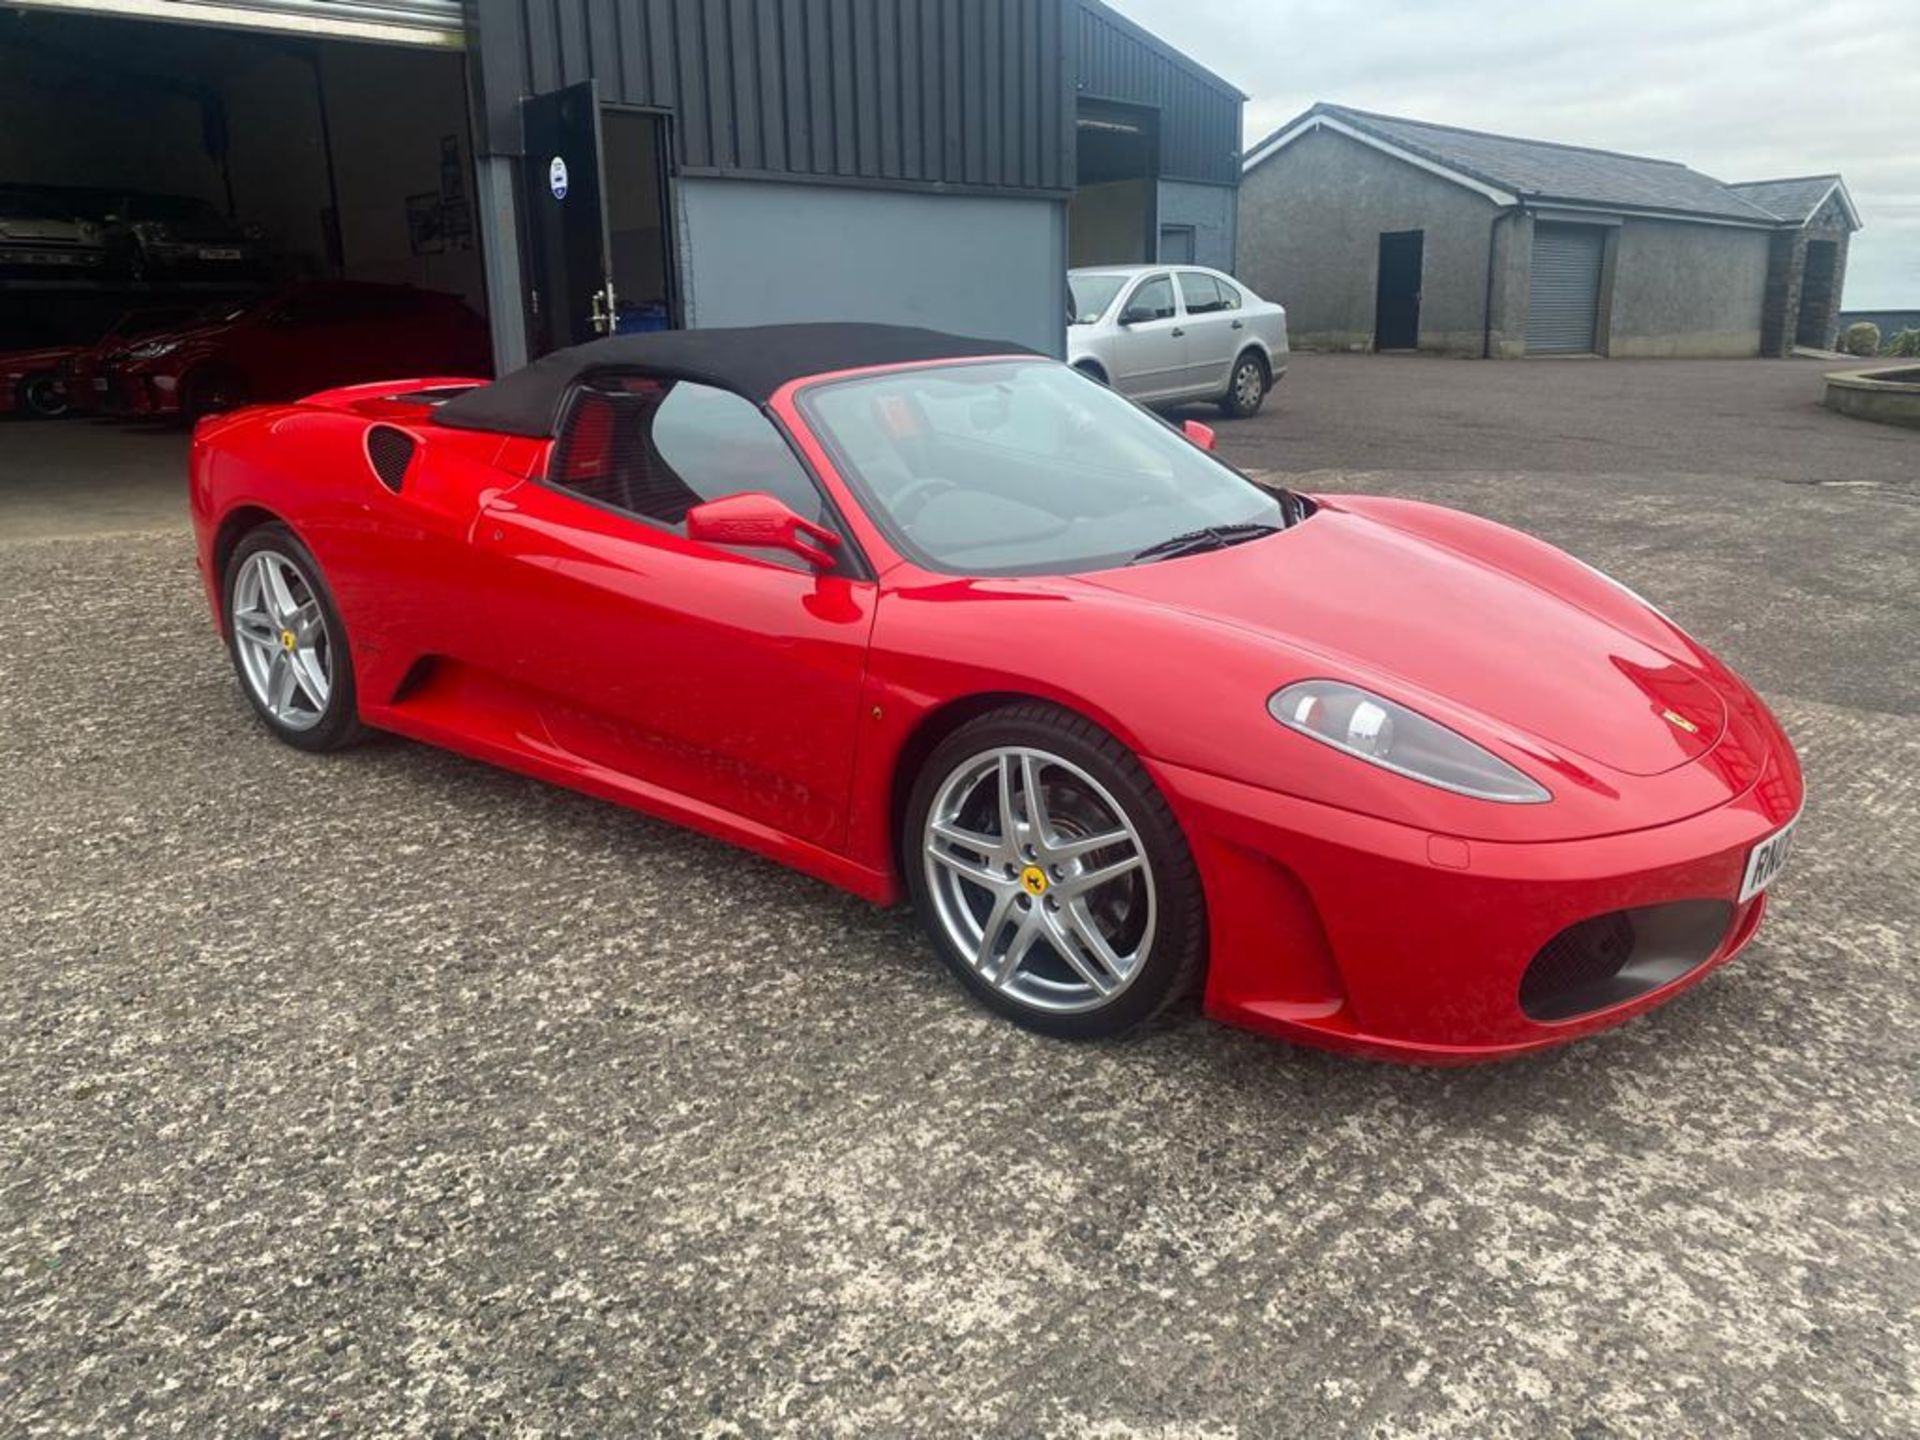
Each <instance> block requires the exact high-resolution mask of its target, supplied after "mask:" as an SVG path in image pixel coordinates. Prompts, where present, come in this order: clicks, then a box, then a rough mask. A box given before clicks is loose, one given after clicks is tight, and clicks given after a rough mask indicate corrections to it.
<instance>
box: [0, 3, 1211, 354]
mask: <svg viewBox="0 0 1920 1440" xmlns="http://www.w3.org/2000/svg"><path fill="white" fill-rule="evenodd" d="M0 79H4V80H5V81H6V82H7V83H6V85H5V86H0V181H13V182H18V183H23V184H32V185H53V184H63V185H84V186H125V187H129V188H136V189H137V188H140V187H143V186H151V187H152V188H156V189H165V190H166V191H168V192H170V193H176V192H177V193H179V194H182V195H188V196H192V197H194V198H195V199H198V200H204V201H206V202H208V203H211V204H213V205H215V206H216V207H218V208H219V209H221V210H223V211H227V212H229V213H231V214H233V215H235V216H236V217H237V218H239V219H242V220H245V221H246V222H248V224H249V225H250V226H252V227H253V228H254V229H256V230H258V231H260V232H261V233H262V235H263V243H264V244H266V245H268V246H269V247H270V248H271V249H272V250H273V252H274V253H275V254H276V256H278V257H279V258H280V260H281V261H282V262H283V265H284V268H285V269H286V270H288V271H290V272H292V273H296V274H300V275H305V276H334V277H342V278H347V279H379V280H386V281H409V282H412V283H416V284H424V285H428V286H431V287H433V288H437V289H444V290H452V291H457V292H459V293H461V294H462V295H463V296H465V297H466V298H467V299H468V300H469V301H470V302H471V303H472V304H473V305H474V306H475V307H476V308H484V309H485V310H486V312H487V314H488V318H489V322H490V324H491V326H492V331H493V339H494V353H495V361H496V364H497V365H498V366H500V367H503V368H504V367H508V366H512V365H514V364H517V363H519V362H520V361H521V360H523V359H524V358H525V357H527V356H528V355H529V354H537V353H540V352H541V351H543V350H546V349H549V348H552V347H554V346H557V345H561V344H566V343H570V342H574V341H578V340H581V339H586V338H589V337H591V336H592V335H594V334H598V333H605V332H606V331H608V330H610V329H622V330H626V329H632V328H652V327H659V326H713V325H732V324H742V323H758V322H774V321H792V320H808V319H840V320H887V321H896V322H904V323H918V324H924V325H931V326H936V327H940V328H945V329H951V330H956V331H960V332H964V333H970V334H977V335H986V336H992V337H995V338H1004V339H1009V340H1014V341H1019V342H1022V343H1025V344H1028V345H1031V346H1034V347H1036V348H1039V349H1042V350H1046V351H1050V352H1053V353H1059V352H1060V351H1061V350H1062V349H1063V348H1064V334H1063V331H1064V323H1065V315H1066V288H1065V287H1066V275H1065V272H1066V269H1067V267H1068V265H1069V263H1070V260H1072V259H1078V260H1083V261H1092V262H1101V263H1106V262H1115V261H1125V260H1137V259H1150V258H1153V257H1155V256H1157V255H1160V254H1162V253H1164V254H1166V255H1167V256H1168V258H1173V259H1187V258H1193V259H1196V260H1201V261H1211V262H1213V263H1215V264H1220V265H1228V264H1230V263H1231V260H1232V256H1233V252H1234V243H1235V226H1236V221H1237V204H1236V201H1237V195H1238V186H1239V180H1240V124H1241V108H1242V103H1243V100H1244V96H1242V95H1241V93H1240V92H1239V91H1238V90H1237V89H1235V88H1234V87H1233V86H1232V85H1230V84H1227V83H1226V82H1225V81H1223V80H1221V79H1219V77H1217V76H1214V75H1211V74H1209V73H1208V72H1207V71H1205V70H1204V69H1202V68H1201V67H1200V66H1198V65H1197V64H1195V63H1194V62H1193V61H1192V60H1190V59H1188V58H1187V57H1185V56H1183V55H1181V54H1180V53H1179V52H1178V51H1176V50H1174V49H1172V48H1171V47H1169V46H1167V45H1165V44H1164V43H1162V42H1161V41H1159V40H1157V39H1156V38H1155V37H1153V36H1151V35H1149V34H1148V33H1147V32H1145V31H1144V30H1142V29H1140V28H1139V27H1138V26H1136V25H1133V24H1132V23H1131V22H1129V21H1127V20H1126V19H1125V18H1124V17H1122V16H1120V15H1118V14H1116V13H1115V12H1114V11H1112V10H1110V9H1109V8H1107V7H1106V6H1104V5H1102V4H1100V3H1098V0H164V3H155V0H10V3H9V5H8V6H7V7H6V10H5V12H4V13H3V14H0ZM16 112H17V113H16ZM69 292H72V293H69ZM124 298H125V297H118V296H116V297H111V304H116V305H117V304H120V303H122V302H123V300H124ZM134 298H138V297H134ZM31 299H32V303H33V306H34V307H35V309H36V316H37V317H38V319H37V320H36V326H37V327H38V328H43V329H45V328H58V325H57V324H56V322H58V321H59V320H60V317H61V314H62V313H65V312H64V311H63V310H62V307H66V308H67V309H68V310H72V311H74V312H75V313H76V314H77V310H78V307H81V306H83V305H85V304H87V303H90V302H88V300H87V297H86V296H84V295H81V294H80V293H79V289H78V287H77V285H74V284H69V283H68V282H67V281H65V280H59V281H49V282H45V283H42V284H40V286H39V289H38V290H37V291H36V292H35V293H34V295H33V296H32V297H31ZM96 300H97V302H98V304H99V305H105V304H108V303H109V301H108V300H105V299H99V298H98V297H96ZM96 308H97V306H96ZM41 321H44V322H45V324H41V323H40V322H41ZM73 328H74V329H75V331H76V333H79V332H81V331H83V330H84V329H85V328H86V327H85V326H83V325H81V324H80V323H79V322H78V320H76V322H75V325H74V327H73ZM3 338H4V337H0V339H3Z"/></svg>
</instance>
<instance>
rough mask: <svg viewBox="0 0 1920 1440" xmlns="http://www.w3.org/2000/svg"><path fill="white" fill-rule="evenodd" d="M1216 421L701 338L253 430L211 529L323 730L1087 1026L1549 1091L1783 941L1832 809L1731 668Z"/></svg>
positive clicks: (631, 340)
mask: <svg viewBox="0 0 1920 1440" xmlns="http://www.w3.org/2000/svg"><path fill="white" fill-rule="evenodd" d="M1189 431H1190V432H1191V433H1182V431H1180V430H1177V429H1174V428H1173V427H1172V426H1170V425H1168V424H1167V423H1165V422H1164V421H1162V420H1160V419H1158V418H1156V417H1155V416H1153V415H1151V414H1149V413H1148V412H1146V411H1144V410H1142V409H1139V408H1138V407H1136V406H1135V405H1133V404H1132V403H1131V402H1129V401H1127V400H1125V399H1123V398H1121V397H1120V396H1118V395H1116V394H1114V393H1113V392H1112V391H1110V390H1107V389H1105V388H1103V387H1102V386H1100V385H1099V384H1098V383H1097V382H1095V381H1093V380H1090V379H1088V378H1087V377H1086V376H1083V375H1080V374H1077V373H1076V372H1074V371H1073V370H1070V369H1068V368H1067V367H1066V366H1064V365H1061V364H1058V363H1056V362H1055V361H1052V360H1049V359H1045V358H1042V357H1040V356H1037V355H1034V354H1030V353H1027V352H1024V351H1022V350H1020V349H1019V348H1018V347H1014V346H1010V345H1006V344H1001V343H987V342H981V341H977V340H969V339H963V338H960V337H956V336H951V335H941V334H935V333H933V332H930V331H924V330H911V329H901V328H894V327H887V326H869V325H802V326H777V327H764V328H758V329H741V330H705V331H691V332H668V333H659V334H651V335H636V336H628V337H616V338H612V339H607V340H601V341H596V342H594V343H592V344H588V345H583V346H579V347H576V348H574V349H570V350H564V351H560V352H558V353H556V354H553V355H549V356H547V357H546V358H544V359H542V360H539V361H537V362H536V363H534V364H532V365H530V366H528V367H526V368H524V369H522V370H519V371H516V372H514V373H513V374H510V375H508V376H506V377H504V378H503V379H500V380H498V381H495V382H494V383H492V384H484V383H481V382H477V381H472V380H463V379H450V378H429V379H419V380H409V381H405V382H395V383H387V384H376V385H359V386H355V387H352V388H348V389H339V390H331V391H326V392H324V393H321V394H317V395H312V396H309V397H307V398H306V399H304V400H302V401H299V402H297V403H294V404H285V405H274V406H263V407H255V408H251V409H246V410H241V411H238V412H235V413H233V414H231V415H228V416H224V417H220V418H216V419H213V420H210V421H207V422H205V423H203V424H202V425H201V426H200V428H199V430H198V432H197V434H196V437H195V441H194V446H193V458H192V487H191V493H192V504H193V515H194V521H195V526H196V529H197V533H198V545H199V563H200V567H201V570H202V572H203V575H204V578H205V582H206V589H207V595H208V598H209V599H210V601H211V602H212V605H213V610H214V613H215V616H216V617H217V621H218V625H219V628H220V631H221V633H222V634H223V635H224V637H225V639H226V642H227V647H228V649H229V651H230V652H231V656H232V661H233V665H234V669H235V671H236V672H237V674H238V676H239V680H240V685H241V689H242V691H243V692H244V694H245V695H246V697H247V699H248V700H249V701H250V702H251V704H252V706H253V708H254V709H255V710H256V711H257V712H258V713H259V715H260V717H261V719H262V720H263V721H264V722H265V724H266V726H267V727H268V728H269V729H270V730H271V731H273V732H274V733H275V734H276V735H278V736H279V737H280V738H281V739H283V740H285V741H286V742H287V743H289V744H292V745H296V746H300V747H302V748H304V749H309V750H326V749H332V748H334V747H337V746H341V745H344V744H347V743H349V742H351V741H352V740H354V739H355V738H356V737H358V736H359V735H360V734H362V733H363V727H371V728H374V729H379V730H386V731H393V732H397V733H398V734H401V735H406V736H411V737H413V738H415V739H418V740H423V741H427V742H429V743H432V744H435V745H442V746H445V747H447V748H449V749H453V750H456V751H459V752H461V753H463V754H466V755H469V756H473V757H476V758H478V759H482V760H486V761H490V762H493V763H495V764H500V765H505V766H509V767H511V768H513V769H516V770H520V771H524V772H527V773H529V774H532V775H536V776H541V777H544V778H546V779H548V780H553V781H557V782H559V783H561V784H564V785H570V786H574V787H576V788H578V789H581V790H585V791H588V792H591V793H593V794H595V795H599V796H602V797H605V798H607V799H610V800H614V801H617V802H620V803H623V804H626V805H630V806H633V807H634V808H636V809H639V810H644V811H647V812H650V813H652V814H654V815H658V816H663V817H666V818H669V819H671V820H675V821H678V822H681V823H684V824H686V825H690V826H692V827H694V828H696V829H699V830H702V831H705V832H706V833H708V834H710V835H714V836H718V837H721V838H723V839H726V840H729V841H732V842H735V843H737V844H740V845H743V846H746V847H747V848H749V849H751V850H755V851H758V852H760V853H761V854H764V855H767V856H771V857H772V858H774V859H776V860H779V861H783V862H785V863H787V864H789V865H793V866H796V867H798V868H799V869H801V870H804V871H806V872H808V873H810V874H812V875H816V876H819V877H820V878H822V879H825V880H827V881H830V882H832V883H833V884H836V885H840V886H844V887H846V888H847V889H850V890H852V891H855V892H857V893H858V894H860V895H863V896H865V897H867V898H868V899H870V900H873V901H875V902H880V903H886V902H892V901H895V900H897V899H900V898H904V897H910V898H911V900H912V902H913V904H914V906H915V908H916V909H917V911H918V912H919V915H920V917H921V919H922V920H923V921H924V923H925V926H926V929H927V931H928V933H929V934H930V935H931V937H932V940H933V943H934V945H935V947H936V948H937V949H938V951H939V953H940V955H941V956H942V957H943V958H944V960H945V961H946V963H947V964H948V965H949V966H950V967H951V968H952V969H953V971H954V973H955V974H956V975H957V976H958V977H959V979H960V980H961V982H962V983H963V984H964V985H965V986H966V987H967V988H968V989H969V990H971V991H972V992H973V994H974V995H976V996H977V997H978V998H979V999H980V1000H981V1002H982V1003H984V1004H985V1005H987V1006H989V1007H991V1008H992V1009H994V1010H996V1011H998V1012H1000V1013H1001V1014H1003V1015H1006V1016H1008V1017H1010V1018H1012V1019H1014V1020H1016V1021H1019V1022H1020V1023H1022V1024H1025V1025H1028V1026H1031V1027H1033V1028H1034V1029H1037V1030H1041V1031H1045V1032H1048V1033H1051V1034H1055V1035H1062V1036H1096V1035H1108V1034H1113V1033H1117V1032H1119V1031H1122V1030H1125V1029H1127V1028H1129V1027H1131V1026H1135V1025H1138V1024H1139V1023H1141V1022H1142V1021H1145V1020H1147V1019H1149V1018H1150V1017H1153V1016H1155V1015H1156V1014H1158V1013H1160V1012H1162V1011H1163V1010H1165V1009H1166V1008H1167V1007H1168V1006H1169V1005H1170V1004H1172V1003H1174V1002H1175V1001H1177V1000H1179V999H1180V998H1181V997H1182V996H1184V995H1187V994H1190V993H1192V992H1194V991H1198V992H1199V994H1200V995H1201V996H1202V997H1203V1001H1204V1006H1205V1009H1206V1010H1207V1012H1208V1013H1209V1014H1212V1015H1214V1016H1217V1017H1218V1018H1220V1019H1223V1020H1226V1021H1230V1022H1233V1023H1236V1024H1241V1025H1247V1026H1251V1027H1254V1028H1257V1029H1260V1030H1264V1031H1267V1032H1269V1033H1271V1034H1275V1035H1279V1036H1283V1037H1286V1038H1288V1039H1293V1040H1299V1041H1303V1042H1306V1043H1310V1044H1318V1045H1326V1046H1332V1047H1336V1048H1341V1049H1347V1050H1352V1051H1357V1052H1361V1053H1365V1054H1371V1055H1377V1056H1386V1057H1396V1058H1401V1059H1410V1060H1422V1061H1453V1060H1470V1059H1477V1058H1486V1057H1493V1056H1500V1055H1510V1054H1514V1053H1518V1052H1522V1051H1528V1050H1533V1049H1537V1048H1541V1047H1544V1046H1549V1045H1553V1044H1556V1043H1558V1042H1561V1041H1564V1040H1567V1039H1569V1038H1571V1037H1573V1036H1577V1035H1581V1034H1584V1033H1587V1032H1590V1031H1593V1030H1597V1029H1600V1028H1602V1027H1604V1026H1608V1025H1611V1024H1614V1023H1616V1022H1618V1021H1620V1020H1622V1019H1624V1018H1626V1017H1627V1016H1630V1015H1632V1014H1635V1013H1636V1012H1639V1011H1642V1010H1645V1009H1647V1008H1648V1007H1650V1006H1653V1005H1656V1004H1658V1003H1660V1002H1661V1001H1663V1000H1665V999H1668V998H1670V997H1671V996H1673V995H1674V994H1675V993H1677V992H1678V991H1680V990H1682V989H1683V988H1685V987H1686V986H1688V985H1690V984H1692V983H1693V982H1695V981H1697V980H1698V979H1700V977H1701V976H1703V975H1705V974H1706V973H1707V972H1708V971H1710V970H1712V969H1713V968H1714V967H1715V966H1717V965H1719V964H1721V963H1722V962H1724V961H1726V960H1727V959H1728V958H1730V957H1731V956H1732V955H1734V954H1735V953H1736V952H1737V951H1739V950H1740V949H1741V947H1742V946H1744V945H1745V944H1746V943H1747V942H1748V940H1749V939H1751V938H1752V936H1753V934H1754V931H1755V929H1756V928H1757V927H1758V925H1759V923H1760V920H1761V916H1762V914H1763V912H1764V910H1765V907H1766V903H1767V895H1766V889H1767V886H1768V884H1769V883H1770V882H1771V881H1772V880H1773V879H1774V877H1775V876H1776V875H1778V874H1779V873H1780V869H1781V866H1782V864H1783V863H1784V861H1785V858H1786V854H1787V849H1788V846H1789V843H1790V840H1791V836H1792V833H1793V831H1792V827H1793V822H1794V820H1795V817H1796V815H1797V813H1798V811H1799V808H1800V803H1801V794H1802V787H1801V779H1800V770H1799V765H1798V762H1797V760H1796V758H1795V755H1794V752H1793V749H1792V747H1791V745H1790V744H1789V743H1788V741H1787V739H1786V737H1785V736H1784V734H1783V733H1782V732H1781V729H1780V727H1779V725H1778V724H1776V723H1775V721H1774V719H1773V717H1772V716H1771V715H1770V714H1769V713H1768V711H1767V709H1766V707H1765V706H1764V705H1763V704H1762V703H1761V702H1760V700H1759V699H1758V698H1756V696H1755V695H1754V693H1753V692H1752V691H1751V690H1750V689H1749V688H1748V687H1747V686H1746V685H1745V684H1743V683H1742V682H1741V680H1740V679H1739V678H1738V677H1737V676H1735V675H1734V674H1733V673H1732V672H1731V671H1730V670H1729V669H1728V668H1727V667H1726V666H1725V665H1723V664H1721V663H1720V662H1719V661H1718V660H1716V659H1715V658H1714V657H1713V656H1712V655H1711V654H1709V653H1708V652H1707V651H1706V650H1705V649H1704V648H1702V647H1701V646H1700V645H1699V644H1697V643H1696V642H1694V641H1693V640H1691V639H1690V638H1688V637H1687V636H1686V635H1685V634H1683V633H1682V632H1681V631H1680V630H1679V629H1678V628H1677V627H1676V626H1675V625H1674V624H1673V623H1672V622H1671V621H1669V620H1668V619H1667V618H1666V617H1665V616H1664V615H1662V614H1661V613H1660V612H1659V611H1658V610H1656V609H1654V608H1653V607H1652V606H1651V605H1649V604H1647V603H1646V602H1645V601H1643V600H1641V599H1640V598H1638V597H1637V596H1635V595H1634V594H1632V593H1631V592H1630V591H1628V590H1627V589H1625V588H1624V587H1623V586H1621V585H1619V584H1617V583H1615V582H1614V581H1612V580H1609V579H1608V578H1606V577H1605V576H1604V575H1602V574H1600V573H1599V572H1597V571H1595V570H1593V569H1590V568H1588V567H1587V566H1586V565H1584V564H1582V563H1581V562H1579V561H1577V560H1575V559H1572V558H1571V557H1569V556H1567V555H1565V554H1563V553H1561V552H1560V551H1558V550H1555V549H1553V548H1552V547H1550V546H1548V545H1545V544H1543V543H1541V542H1539V541H1537V540H1533V539H1530V538H1528V537H1527V536H1525V535H1522V534H1519V533H1517V532H1515V531H1513V530H1510V529H1506V528H1503V527H1501V526H1499V525H1495V524H1492V523H1490V522H1487V521H1484V520H1480V519H1476V518H1474V517H1473V516H1471V515H1466V514H1461V513H1458V512H1455V511H1451V510H1445V509H1441V508H1438V507H1435V506H1432V505H1426V504H1420V503H1416V502H1413V501H1408V500H1390V499H1367V498H1360V497H1355V496H1337V497H1336V496H1330V495H1329V496H1318V497H1315V496H1306V495H1297V494H1293V493H1290V492H1287V491H1275V490H1270V489H1265V488H1262V487H1261V486H1258V485H1256V484H1254V483H1252V482H1251V481H1249V480H1247V479H1246V478H1244V477H1243V476H1242V475H1240V474H1239V473H1238V472H1237V471H1235V470H1234V469H1232V468H1231V467H1229V466H1228V465H1226V464H1224V463H1222V462H1221V461H1220V460H1218V459H1216V458H1215V457H1214V456H1213V455H1211V454H1210V453H1208V451H1209V448H1210V446H1209V443H1208V442H1209V437H1208V436H1207V434H1206V433H1205V432H1204V430H1203V428H1202V427H1198V426H1190V427H1189Z"/></svg>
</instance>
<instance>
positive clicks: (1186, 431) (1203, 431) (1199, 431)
mask: <svg viewBox="0 0 1920 1440" xmlns="http://www.w3.org/2000/svg"><path fill="white" fill-rule="evenodd" d="M1180 433H1181V434H1182V435H1184V436H1186V437H1187V439H1189V440H1191V441H1192V442H1193V443H1194V444H1195V445H1198V446H1199V447H1200V448H1201V449H1202V450H1205V451H1206V452H1207V453H1208V454H1209V455H1211V454H1212V453H1213V426H1211V425H1205V424H1202V423H1201V422H1200V421H1198V420H1182V421H1181V422H1180Z"/></svg>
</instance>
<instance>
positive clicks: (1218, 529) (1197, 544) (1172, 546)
mask: <svg viewBox="0 0 1920 1440" xmlns="http://www.w3.org/2000/svg"><path fill="white" fill-rule="evenodd" d="M1279 533H1280V527H1279V526H1278V525H1269V524H1267V523H1266V522H1265V521H1261V520H1250V521H1247V522H1245V523H1244V524H1240V525H1206V526H1202V527H1201V528H1200V529H1198V530H1189V531H1187V532H1186V533H1185V534H1184V535H1175V536H1173V537H1171V538H1170V539H1166V540H1161V541H1159V542H1157V543H1156V544H1153V545H1149V546H1147V548H1146V549H1144V550H1142V551H1141V552H1140V553H1139V554H1137V555H1135V556H1134V557H1133V559H1131V560H1129V561H1128V562H1127V563H1128V564H1129V565H1139V564H1141V563H1143V562H1144V561H1148V560H1166V559H1170V558H1172V557H1173V556H1175V555H1197V554H1199V553H1200V552H1201V551H1203V550H1224V549H1226V547H1227V546H1229V545H1240V544H1244V543H1245V542H1246V541H1248V540H1258V539H1259V538H1260V537H1261V536H1262V535H1278V534H1279Z"/></svg>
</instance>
